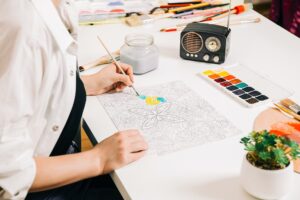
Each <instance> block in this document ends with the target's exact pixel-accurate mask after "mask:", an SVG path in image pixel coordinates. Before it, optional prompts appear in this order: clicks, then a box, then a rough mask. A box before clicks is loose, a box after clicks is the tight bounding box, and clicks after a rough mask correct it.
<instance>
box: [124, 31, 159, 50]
mask: <svg viewBox="0 0 300 200" xmlns="http://www.w3.org/2000/svg"><path fill="white" fill-rule="evenodd" d="M125 43H126V44H127V45H128V46H132V47H146V46H150V45H152V44H153V36H152V35H150V34H146V33H132V34H129V35H127V36H126V37H125Z"/></svg>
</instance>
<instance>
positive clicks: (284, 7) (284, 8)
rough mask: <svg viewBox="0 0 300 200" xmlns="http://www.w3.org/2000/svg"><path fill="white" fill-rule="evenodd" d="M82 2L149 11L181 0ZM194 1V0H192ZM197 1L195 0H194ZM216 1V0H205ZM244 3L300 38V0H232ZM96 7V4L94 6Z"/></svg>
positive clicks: (235, 3)
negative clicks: (121, 5)
mask: <svg viewBox="0 0 300 200" xmlns="http://www.w3.org/2000/svg"><path fill="white" fill-rule="evenodd" d="M76 1H77V2H80V3H87V2H89V3H94V4H93V5H98V6H99V8H96V9H100V10H102V9H103V5H105V3H109V4H114V5H117V4H118V3H120V4H122V3H125V4H127V5H130V6H128V7H127V8H126V9H127V10H130V11H135V10H138V11H147V10H149V9H151V6H152V7H153V6H159V5H163V4H166V3H168V2H171V1H176V2H179V1H180V0H76ZM182 1H187V0H182ZM190 1H193V0H190ZM194 1H195V0H194ZM203 1H216V0H203ZM218 2H222V3H228V2H229V0H219V1H218ZM243 3H253V9H254V10H255V11H257V12H258V13H260V14H261V15H263V16H265V17H267V18H269V19H270V20H272V21H273V22H274V23H276V24H278V25H279V26H281V27H283V28H284V29H286V30H287V31H289V32H291V33H292V34H294V35H295V36H297V37H299V38H300V0H232V4H233V5H234V6H235V5H240V4H243ZM93 7H94V6H93Z"/></svg>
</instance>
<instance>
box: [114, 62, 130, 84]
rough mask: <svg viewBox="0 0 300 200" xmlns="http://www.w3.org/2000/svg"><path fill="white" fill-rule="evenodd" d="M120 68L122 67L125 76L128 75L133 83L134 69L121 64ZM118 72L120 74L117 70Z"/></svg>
mask: <svg viewBox="0 0 300 200" xmlns="http://www.w3.org/2000/svg"><path fill="white" fill-rule="evenodd" d="M119 64H120V66H121V67H122V69H123V71H124V72H125V74H127V75H128V76H129V78H130V80H131V82H132V83H133V82H134V80H133V70H132V67H131V66H130V65H128V64H125V63H119ZM117 71H118V72H119V73H120V71H119V69H118V68H117Z"/></svg>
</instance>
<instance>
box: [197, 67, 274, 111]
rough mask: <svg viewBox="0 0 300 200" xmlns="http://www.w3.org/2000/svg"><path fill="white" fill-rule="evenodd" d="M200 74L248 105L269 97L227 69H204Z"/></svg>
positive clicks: (256, 103)
mask: <svg viewBox="0 0 300 200" xmlns="http://www.w3.org/2000/svg"><path fill="white" fill-rule="evenodd" d="M201 75H202V76H203V77H205V78H206V79H207V80H209V82H211V83H213V84H214V85H215V86H217V87H218V88H220V89H222V90H223V91H225V92H226V93H227V94H229V95H231V96H232V97H233V98H234V99H236V100H238V101H239V102H241V103H242V104H244V105H246V106H248V107H250V106H255V105H259V104H261V103H265V102H268V100H269V99H270V97H269V96H268V95H267V94H266V93H265V92H262V91H261V90H260V88H259V87H256V86H254V85H252V84H250V83H248V82H247V81H244V79H242V77H240V76H238V75H236V74H233V73H232V72H229V70H225V69H214V70H205V71H203V72H202V74H201Z"/></svg>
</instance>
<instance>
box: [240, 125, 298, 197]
mask: <svg viewBox="0 0 300 200" xmlns="http://www.w3.org/2000/svg"><path fill="white" fill-rule="evenodd" d="M274 132H275V131H274ZM241 143H242V144H243V145H244V146H245V150H246V151H247V153H246V155H245V157H244V160H243V164H242V168H241V184H242V186H243V187H244V189H245V190H246V191H247V192H248V193H250V194H251V195H253V196H255V197H258V198H260V199H280V198H282V197H283V196H285V195H286V194H287V193H288V191H289V189H290V188H291V185H292V178H293V168H292V164H291V160H295V159H297V158H299V157H300V148H299V146H298V144H297V143H296V142H295V141H293V140H291V139H290V138H288V137H286V136H282V135H276V133H273V132H272V131H266V130H264V131H260V132H256V131H253V132H251V133H250V134H249V135H248V136H247V137H243V138H242V139H241Z"/></svg>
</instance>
